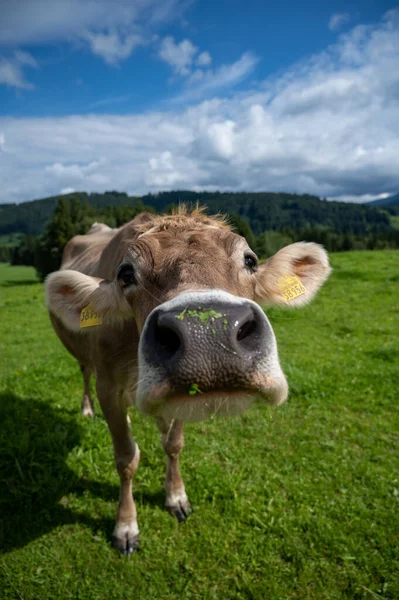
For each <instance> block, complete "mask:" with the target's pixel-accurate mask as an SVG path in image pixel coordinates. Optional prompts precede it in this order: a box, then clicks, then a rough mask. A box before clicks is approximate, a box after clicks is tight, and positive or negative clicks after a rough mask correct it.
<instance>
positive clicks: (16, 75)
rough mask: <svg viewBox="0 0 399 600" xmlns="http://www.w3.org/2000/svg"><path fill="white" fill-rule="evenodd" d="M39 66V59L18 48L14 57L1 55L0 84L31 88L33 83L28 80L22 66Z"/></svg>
mask: <svg viewBox="0 0 399 600" xmlns="http://www.w3.org/2000/svg"><path fill="white" fill-rule="evenodd" d="M24 66H27V67H34V68H35V69H37V68H38V64H37V61H36V60H35V59H34V58H33V56H31V55H30V54H29V53H28V52H22V51H21V50H16V51H15V52H14V57H13V58H4V57H0V85H1V84H3V85H8V86H9V87H15V88H20V89H26V90H31V89H33V85H32V84H31V83H29V82H28V81H26V79H25V76H24V73H23V70H22V67H24Z"/></svg>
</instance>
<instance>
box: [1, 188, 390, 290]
mask: <svg viewBox="0 0 399 600" xmlns="http://www.w3.org/2000/svg"><path fill="white" fill-rule="evenodd" d="M145 199H148V197H145ZM186 200H187V199H186ZM175 204H176V203H171V204H170V205H169V207H168V209H167V210H168V211H171V210H172V208H173V206H174V205H175ZM143 211H147V212H155V209H154V206H153V203H152V204H150V205H147V206H146V205H145V204H143V202H142V200H141V199H139V200H136V201H134V202H130V203H125V204H119V205H109V206H104V207H103V208H98V207H97V206H95V205H93V204H90V203H89V202H88V200H87V198H84V199H83V200H81V199H80V198H79V196H75V197H73V198H72V199H68V198H65V197H61V198H60V199H59V201H58V203H57V205H56V209H55V211H54V214H53V216H52V217H51V219H50V220H49V221H48V222H47V224H46V226H45V231H44V233H43V234H42V235H39V236H32V235H26V236H25V237H23V238H22V240H21V242H20V243H19V245H17V246H15V247H14V248H9V247H4V246H3V247H2V246H0V262H11V264H13V265H33V266H34V267H35V268H36V271H37V273H38V276H39V278H40V279H41V280H43V279H44V278H45V277H46V275H47V274H48V273H51V272H52V271H55V270H57V269H58V268H59V266H60V264H61V259H62V253H63V250H64V247H65V245H66V243H67V242H68V241H69V240H70V239H71V238H72V237H73V236H74V235H78V234H84V233H86V232H87V231H88V230H89V229H90V227H91V225H92V224H93V223H94V222H96V221H97V222H101V223H106V224H107V225H109V226H110V227H113V228H114V227H120V226H121V225H123V224H124V223H126V222H128V221H130V220H131V219H133V218H134V217H135V216H136V215H137V214H139V213H140V212H143ZM208 212H210V213H212V212H215V211H213V210H209V209H208ZM224 212H226V211H224ZM228 218H229V221H230V223H231V225H232V227H233V230H234V231H236V232H237V233H238V234H239V235H242V236H243V237H245V238H246V240H247V241H248V244H249V245H250V247H251V248H252V249H253V250H254V251H255V252H256V253H257V254H258V256H259V257H261V258H267V257H269V256H271V255H272V254H275V252H277V251H278V250H280V248H282V247H284V246H286V245H287V244H291V243H292V242H297V241H302V240H305V241H309V242H311V241H313V242H317V243H319V244H322V245H323V246H324V247H325V248H326V249H327V250H328V251H330V252H341V251H347V250H366V249H368V250H373V249H384V248H399V230H397V229H394V228H392V227H388V228H386V229H385V228H383V229H382V230H379V229H378V228H375V227H372V226H370V227H369V228H368V231H367V232H364V233H361V234H357V233H355V232H349V231H339V230H338V231H337V230H334V229H333V228H331V227H328V226H326V225H319V224H318V225H315V226H309V225H307V226H303V227H297V228H295V227H294V226H292V225H291V226H285V227H281V229H279V230H273V229H267V228H266V229H265V230H264V231H261V232H260V233H257V232H258V231H259V227H257V228H256V229H255V231H254V229H253V228H252V227H251V221H250V220H249V218H248V217H247V216H243V215H242V214H239V213H236V212H230V211H229V212H228Z"/></svg>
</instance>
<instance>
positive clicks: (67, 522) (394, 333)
mask: <svg viewBox="0 0 399 600" xmlns="http://www.w3.org/2000/svg"><path fill="white" fill-rule="evenodd" d="M331 258H332V265H333V268H334V273H333V275H332V276H331V277H330V279H329V281H328V282H327V284H326V285H325V286H324V288H323V289H322V291H321V292H320V294H319V295H318V296H317V298H316V300H315V301H314V302H313V303H312V304H311V305H310V306H308V307H307V308H305V309H301V310H297V311H291V312H290V311H283V310H276V309H273V310H269V311H268V314H269V316H270V320H271V322H272V324H273V327H274V329H275V332H276V336H277V340H278V343H279V351H280V356H281V360H282V364H283V367H284V369H285V372H286V374H287V378H288V381H289V383H290V388H291V394H290V398H289V400H288V402H287V403H286V404H284V405H282V406H281V407H279V408H277V409H276V408H269V407H267V406H255V407H252V408H251V409H250V410H249V411H248V412H247V413H244V414H243V415H242V416H239V417H235V418H229V419H216V418H214V419H211V420H209V421H206V422H203V423H198V424H189V425H187V426H186V429H185V437H186V444H185V449H184V451H183V453H182V456H181V468H182V474H183V478H184V480H185V484H186V490H187V493H188V495H189V498H190V500H191V502H192V505H193V508H194V512H193V514H192V515H191V516H190V518H189V519H188V521H187V522H186V523H184V524H182V525H179V524H178V523H177V522H175V521H174V520H173V519H172V518H171V517H170V516H169V515H168V513H167V512H166V511H165V510H164V508H163V503H164V496H163V491H162V486H163V478H164V465H165V457H164V453H163V451H162V449H161V445H160V442H159V436H158V431H157V429H156V426H155V424H153V423H152V422H151V420H150V419H148V418H146V417H143V416H141V415H140V414H138V413H137V412H136V411H135V410H134V409H131V411H130V416H131V419H132V430H133V432H134V433H135V436H136V439H137V442H138V444H139V447H140V449H141V463H140V466H139V469H138V472H137V475H136V478H135V481H134V492H135V499H136V504H137V509H138V519H139V526H140V529H141V548H140V551H139V552H138V553H135V554H134V555H133V556H131V557H129V558H126V557H123V556H120V555H119V554H118V553H117V552H116V551H115V550H114V549H113V548H112V547H111V544H110V536H111V533H112V528H113V520H114V516H115V510H116V503H117V497H118V479H117V474H116V470H115V468H114V464H113V454H112V446H111V440H110V437H109V434H108V430H107V426H106V423H105V421H104V419H103V417H102V416H101V414H100V411H99V407H98V404H97V405H96V409H97V414H96V417H95V418H94V419H93V420H87V419H84V418H83V417H81V416H80V401H81V394H82V383H81V376H80V372H79V369H78V367H77V365H76V364H75V362H74V360H73V359H72V358H71V357H70V356H69V355H68V354H67V352H66V350H65V349H64V348H63V347H62V345H61V343H60V342H59V341H58V339H57V338H56V336H55V334H54V332H53V331H52V329H51V326H50V323H49V319H48V315H47V313H46V309H45V306H44V294H43V286H42V285H41V284H39V283H37V282H36V280H35V275H34V271H33V269H30V268H27V267H10V266H8V265H4V264H1V265H0V357H1V360H0V551H1V554H0V598H1V599H2V600H11V599H14V598H15V599H20V600H28V599H39V598H40V599H46V600H47V599H57V600H58V599H67V598H71V599H75V600H76V599H79V600H86V599H87V600H89V599H96V600H106V599H107V600H108V599H109V600H117V599H124V598H126V599H127V598H129V599H130V598H134V599H135V600H141V599H142V600H152V599H154V600H155V599H162V600H169V599H179V600H184V599H198V600H208V599H209V600H211V599H215V600H216V599H217V600H221V599H223V600H224V599H236V598H237V599H246V600H249V599H252V600H289V599H295V600H327V599H328V600H333V599H334V600H335V599H348V600H349V599H350V600H360V599H370V600H373V599H375V600H377V599H379V600H384V599H385V600H388V599H389V600H397V599H398V598H399V445H398V434H399V415H398V388H399V336H398V333H399V252H398V251H383V252H376V251H375V252H358V253H356V252H350V253H346V254H340V255H338V254H337V255H332V257H331Z"/></svg>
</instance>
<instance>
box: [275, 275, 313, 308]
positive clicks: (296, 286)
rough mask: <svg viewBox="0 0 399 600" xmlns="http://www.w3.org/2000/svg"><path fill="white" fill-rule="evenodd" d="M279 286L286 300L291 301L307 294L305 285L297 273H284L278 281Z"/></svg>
mask: <svg viewBox="0 0 399 600" xmlns="http://www.w3.org/2000/svg"><path fill="white" fill-rule="evenodd" d="M278 287H279V288H280V293H281V295H282V297H283V298H284V300H285V301H286V302H291V301H292V300H295V298H298V296H302V295H303V294H306V288H305V286H304V285H303V283H302V281H301V280H300V279H299V277H297V276H296V275H283V276H282V277H281V278H280V280H279V282H278Z"/></svg>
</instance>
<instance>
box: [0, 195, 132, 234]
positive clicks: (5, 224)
mask: <svg viewBox="0 0 399 600" xmlns="http://www.w3.org/2000/svg"><path fill="white" fill-rule="evenodd" d="M61 197H62V196H51V197H49V198H43V199H41V200H31V201H30V202H22V203H21V204H0V235H3V234H8V233H24V234H26V235H39V234H40V233H43V231H44V227H45V224H46V223H47V221H48V220H49V219H50V217H51V216H52V214H53V212H54V209H55V207H56V206H57V203H58V200H59V199H60V198H61ZM63 197H64V198H66V199H67V200H72V198H79V200H81V201H82V202H83V201H86V202H88V203H89V204H93V205H94V206H97V207H98V208H104V207H105V206H108V205H111V204H112V205H113V206H123V205H125V204H129V203H132V202H134V201H136V200H137V198H132V197H129V196H128V195H127V194H125V193H123V192H114V191H113V192H106V193H105V194H87V193H86V192H73V193H72V194H66V195H64V196H63Z"/></svg>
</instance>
